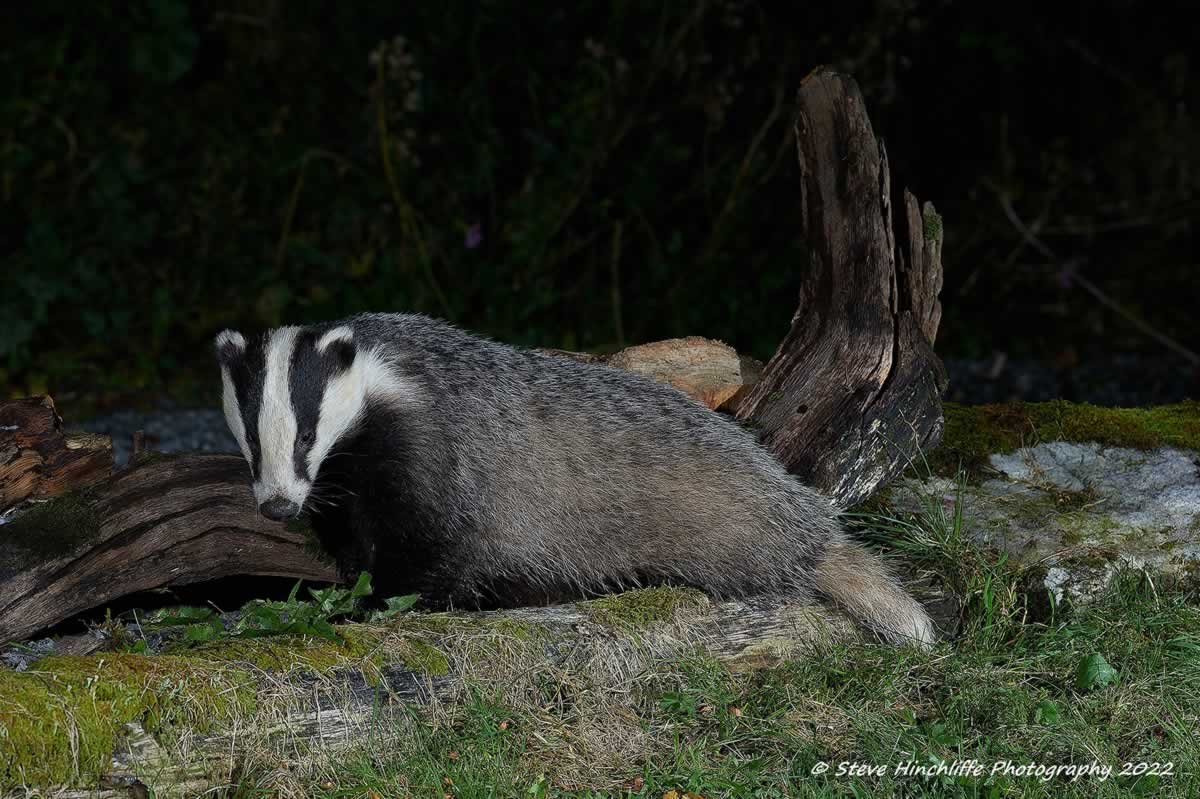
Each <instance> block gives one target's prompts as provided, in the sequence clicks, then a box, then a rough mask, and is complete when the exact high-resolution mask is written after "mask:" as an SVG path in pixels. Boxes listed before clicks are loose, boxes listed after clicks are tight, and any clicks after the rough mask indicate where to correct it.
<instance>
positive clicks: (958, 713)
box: [236, 501, 1200, 799]
mask: <svg viewBox="0 0 1200 799" xmlns="http://www.w3.org/2000/svg"><path fill="white" fill-rule="evenodd" d="M963 519H964V516H963V513H962V507H961V502H959V503H955V504H954V506H953V507H946V506H945V505H943V504H941V503H940V501H938V502H935V501H931V502H930V503H929V505H928V507H927V508H926V509H925V511H924V512H923V513H922V514H920V515H919V516H915V517H901V516H899V515H896V514H890V513H889V512H888V511H887V510H886V508H884V509H877V510H876V511H874V512H873V513H872V514H870V515H869V516H867V517H860V518H859V519H858V520H857V521H858V523H859V524H860V526H863V527H865V529H868V530H871V531H872V532H873V534H874V535H876V536H878V537H880V538H886V539H888V540H889V542H890V543H891V545H892V546H893V547H894V548H895V550H896V551H897V552H898V553H899V554H901V555H903V556H904V559H905V560H906V561H907V562H909V563H911V564H914V565H915V566H916V567H917V568H918V569H920V570H921V571H922V572H924V573H926V574H928V575H935V576H936V577H937V578H939V579H940V580H941V581H942V582H943V583H944V584H945V585H946V586H947V587H948V588H949V589H951V590H952V591H953V593H955V594H956V595H958V596H959V597H960V598H961V600H962V604H961V612H960V615H961V618H960V619H959V637H958V638H957V639H956V640H954V641H953V642H951V643H946V644H942V645H940V646H939V647H937V648H935V649H934V650H932V651H927V652H923V651H913V650H895V649H892V648H888V647H884V646H880V645H876V644H873V643H869V642H842V643H831V644H827V645H825V646H823V647H822V648H821V649H819V650H818V651H816V652H814V653H813V654H812V655H811V656H808V657H805V658H803V659H797V660H792V661H788V662H784V663H781V664H779V665H777V666H774V667H772V668H767V669H759V670H755V671H751V672H747V673H731V672H730V671H729V670H727V669H726V668H725V667H724V666H723V665H722V664H720V663H718V662H716V661H714V660H711V659H708V658H706V657H703V656H700V655H696V656H693V657H684V658H681V659H678V660H675V661H670V662H661V663H659V664H658V666H657V667H656V668H655V669H653V670H652V671H650V672H649V673H645V674H642V675H640V676H638V677H636V678H634V679H632V680H631V681H630V682H629V683H628V684H627V685H625V686H623V687H622V688H621V689H620V690H614V689H612V687H611V686H609V687H607V688H598V689H597V691H598V693H597V692H589V690H588V689H587V687H586V686H574V691H572V690H566V691H564V690H563V689H562V688H561V686H559V687H557V688H556V687H554V686H547V691H543V692H541V693H539V694H538V695H537V696H529V697H527V698H526V699H521V698H520V697H519V696H515V695H514V694H513V692H511V691H505V690H502V689H497V688H496V687H495V686H492V687H490V688H481V689H480V690H477V691H474V692H472V694H471V696H470V699H469V701H465V702H462V703H459V704H458V705H457V706H455V707H450V708H447V707H438V708H425V709H416V710H412V711H411V712H410V714H409V715H408V716H407V717H405V718H404V719H403V720H402V721H400V722H396V723H398V724H402V725H403V727H404V730H403V734H402V735H399V736H388V743H387V744H386V746H385V745H380V744H370V743H368V744H367V745H366V746H365V747H364V748H362V749H361V750H359V751H357V752H356V753H353V754H351V755H349V756H346V757H344V758H341V759H340V760H338V761H337V762H335V763H330V764H328V765H326V766H325V767H323V768H322V769H321V771H320V773H319V774H316V775H315V776H312V777H311V778H310V779H308V781H307V782H305V783H303V784H302V785H297V784H296V783H294V782H292V783H289V782H287V781H286V780H285V781H282V782H281V781H280V780H279V778H278V775H275V776H270V775H265V774H262V775H257V776H255V775H249V776H247V777H245V778H244V779H243V781H242V783H241V784H240V785H239V786H238V789H237V791H236V795H237V796H239V797H258V796H268V795H270V796H275V795H290V794H291V793H293V792H298V793H303V794H304V795H311V796H316V797H325V798H326V799H334V797H394V796H414V797H424V796H430V797H446V796H451V797H456V798H458V799H467V798H468V797H481V798H482V797H578V798H579V799H584V798H585V797H601V796H622V797H655V798H656V799H658V798H659V797H665V796H670V795H671V793H670V792H672V791H674V792H675V796H676V797H678V798H679V799H682V798H683V797H684V796H686V795H689V794H690V795H692V796H693V797H694V796H702V797H709V798H710V799H711V798H712V797H860V796H895V795H904V796H912V797H925V796H928V797H1008V796H1022V797H1076V796H1077V797H1092V796H1101V797H1103V796H1111V797H1124V796H1137V795H1146V796H1149V795H1154V796H1160V795H1166V796H1171V795H1175V796H1191V795H1198V794H1200V740H1198V739H1197V736H1196V735H1195V732H1194V731H1195V729H1196V727H1197V725H1198V724H1200V605H1198V602H1197V599H1198V595H1197V592H1196V589H1195V586H1194V585H1189V584H1187V583H1185V582H1176V583H1173V584H1162V583H1161V581H1160V582H1157V583H1156V582H1155V581H1154V580H1152V579H1151V578H1150V577H1149V576H1147V575H1145V574H1142V573H1140V572H1136V571H1129V572H1126V573H1124V574H1121V575H1120V576H1119V577H1118V579H1116V580H1115V581H1114V582H1113V583H1112V586H1111V588H1110V589H1109V591H1108V592H1107V594H1105V595H1104V596H1103V597H1102V598H1101V599H1100V600H1099V601H1097V602H1096V603H1094V604H1091V605H1089V606H1086V607H1066V606H1062V607H1055V606H1053V605H1052V604H1048V603H1047V602H1046V600H1045V598H1044V591H1041V592H1039V591H1032V590H1027V589H1028V587H1029V586H1030V585H1033V584H1036V583H1037V581H1036V580H1031V577H1034V576H1036V575H1034V574H1033V573H1032V570H1031V569H1028V568H1024V567H1019V566H1016V565H1014V564H1013V563H1011V562H1009V561H1007V560H1005V559H1003V558H1001V557H997V556H994V555H991V554H989V553H987V552H980V551H978V550H976V549H974V548H972V547H971V546H969V545H967V544H966V542H965V539H964V536H963V523H964V522H963ZM997 763H1000V764H1001V765H1000V766H999V767H998V768H999V770H1000V771H999V773H993V769H994V768H997V767H996V766H995V764H997ZM1005 763H1008V764H1009V765H1008V766H1004V765H1003V764H1005ZM1091 764H1095V766H1096V767H1107V768H1110V769H1111V770H1112V771H1111V773H1110V774H1109V775H1108V776H1106V777H1103V778H1102V775H1099V774H1095V773H1093V774H1090V775H1086V776H1081V777H1079V778H1076V779H1072V777H1071V775H1070V774H1069V773H1068V774H1066V775H1060V776H1057V777H1054V776H1051V777H1048V778H1047V777H1045V776H1043V774H1042V773H1040V772H1034V773H1029V772H1028V770H1030V769H1038V768H1041V769H1043V770H1044V769H1045V768H1046V767H1055V766H1059V767H1065V766H1074V767H1086V766H1089V765H1091ZM1125 764H1130V765H1129V766H1128V767H1126V766H1125ZM1141 764H1145V765H1141ZM1150 764H1164V765H1160V766H1152V765H1150ZM1165 764H1170V765H1165ZM939 766H940V767H941V768H942V769H943V773H940V774H939V773H936V769H937V768H938V767H939ZM824 767H828V771H827V772H824V773H817V771H819V770H820V769H821V768H824ZM898 767H902V768H908V769H909V771H910V772H912V771H913V770H915V769H926V770H929V769H933V770H935V773H934V774H933V775H932V776H919V775H914V774H911V773H910V774H909V775H905V774H897V773H896V769H897V768H898ZM951 767H956V769H957V770H956V771H953V770H952V771H950V773H946V770H949V769H951ZM1123 768H1124V769H1125V771H1126V772H1128V773H1125V774H1122V773H1121V771H1122V769H1123ZM976 769H978V773H977V772H976ZM1022 769H1025V770H1026V771H1022ZM855 770H857V773H852V772H855ZM1156 771H1157V772H1158V773H1154V772H1156Z"/></svg>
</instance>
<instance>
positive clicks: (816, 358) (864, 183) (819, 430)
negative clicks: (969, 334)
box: [736, 69, 946, 507]
mask: <svg viewBox="0 0 1200 799" xmlns="http://www.w3.org/2000/svg"><path fill="white" fill-rule="evenodd" d="M796 143H797V148H798V151H799V156H800V173H801V183H800V222H801V224H802V225H803V229H804V236H805V239H806V241H807V243H808V247H809V252H810V254H811V255H810V266H809V271H808V272H806V273H805V275H804V277H803V280H802V282H801V288H800V305H799V307H798V308H797V310H796V314H795V316H794V317H793V318H792V327H791V330H790V331H788V334H787V336H786V337H785V338H784V340H783V342H782V343H781V344H780V345H779V349H778V350H777V351H776V353H775V355H774V356H773V357H772V358H771V360H770V361H768V362H767V365H766V367H765V368H764V369H763V373H762V377H761V379H760V380H759V381H758V382H757V384H756V385H755V386H754V387H753V388H752V389H750V391H749V392H748V394H747V395H746V397H745V398H744V399H743V400H742V401H741V402H740V403H739V404H738V406H737V410H736V412H737V417H738V418H739V419H740V420H742V421H744V422H746V423H748V424H750V425H751V426H752V427H754V428H755V429H756V430H757V431H758V432H759V435H760V437H761V440H762V441H763V443H764V444H766V446H767V447H769V448H770V449H771V451H772V452H774V453H775V455H776V456H777V457H778V458H779V459H780V460H781V461H783V463H784V464H785V465H786V466H787V467H788V469H789V471H791V472H793V473H794V474H796V475H797V476H798V477H799V478H800V479H801V480H803V481H805V482H807V483H809V484H810V485H813V486H815V487H817V488H820V489H822V490H824V491H826V492H827V493H829V494H830V495H831V496H833V497H834V499H835V500H836V501H838V502H839V503H840V504H841V505H842V506H843V507H847V506H851V505H854V504H856V503H858V502H860V501H862V500H864V499H866V498H867V497H869V496H870V495H871V494H872V493H874V492H875V491H876V489H878V488H879V487H880V486H882V485H886V484H887V483H888V482H889V481H890V480H891V479H892V478H894V477H895V476H896V475H898V474H899V473H900V472H901V471H903V470H904V469H905V468H906V467H907V466H909V465H910V464H911V463H913V462H914V461H918V460H919V456H918V453H919V452H920V451H922V450H925V449H932V448H933V447H934V446H936V445H937V443H938V442H939V441H940V440H941V434H942V427H943V424H942V408H941V392H942V391H943V390H944V389H945V385H946V377H945V372H944V370H943V368H942V365H941V361H940V360H939V359H938V357H937V356H936V355H935V354H934V352H933V347H932V343H933V340H934V338H935V336H936V334H937V325H938V321H939V319H940V318H941V308H940V305H939V304H938V299H937V295H938V292H939V291H940V290H941V286H942V266H941V247H942V226H941V219H940V218H939V217H938V215H937V214H936V212H935V211H934V210H933V207H932V206H931V205H929V204H928V203H926V205H925V209H924V211H923V212H921V211H918V209H917V202H916V199H915V198H914V197H912V195H911V194H908V193H907V192H906V193H905V195H904V200H903V203H904V206H903V209H902V212H901V214H900V215H899V218H898V220H897V221H896V229H898V231H899V234H900V235H899V239H897V236H896V235H895V234H894V233H893V209H892V187H891V177H890V175H889V173H888V163H887V152H886V150H885V149H884V146H883V143H882V142H881V141H879V140H877V139H876V138H875V134H874V132H873V131H872V129H871V121H870V120H869V119H868V118H867V111H866V107H865V105H864V103H863V98H862V93H861V92H860V91H859V89H858V86H857V84H855V82H854V80H853V79H852V78H850V77H848V76H845V75H839V74H837V73H835V72H832V71H829V70H825V69H819V70H817V71H815V72H813V73H812V74H810V75H809V76H808V77H807V78H805V79H804V82H803V84H802V85H801V87H800V93H799V110H798V113H797V117H796Z"/></svg>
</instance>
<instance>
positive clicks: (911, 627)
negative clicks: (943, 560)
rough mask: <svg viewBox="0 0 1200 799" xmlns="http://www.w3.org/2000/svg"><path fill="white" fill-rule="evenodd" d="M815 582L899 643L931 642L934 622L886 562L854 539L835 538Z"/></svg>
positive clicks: (879, 632)
mask: <svg viewBox="0 0 1200 799" xmlns="http://www.w3.org/2000/svg"><path fill="white" fill-rule="evenodd" d="M814 582H815V587H816V589H817V590H818V591H820V592H821V593H822V594H823V595H824V596H825V598H826V599H828V600H829V601H831V602H832V603H834V604H835V605H837V606H839V607H840V608H842V609H843V610H845V611H846V612H847V613H849V614H850V615H851V616H852V617H854V619H855V620H856V621H858V622H859V623H860V624H862V625H863V626H864V627H867V628H868V629H870V630H872V631H873V632H875V633H876V634H877V635H879V636H880V637H881V638H883V639H884V640H885V641H888V642H889V643H892V644H896V645H903V644H917V645H919V646H929V645H930V644H932V643H933V642H934V641H935V640H936V639H937V633H936V632H935V630H934V627H933V622H932V621H931V620H930V618H929V615H928V614H926V613H925V608H923V607H921V605H920V603H918V602H917V601H916V600H915V599H913V598H912V597H911V596H909V595H908V592H906V591H905V590H904V589H903V588H901V587H900V585H899V583H897V582H896V579H895V577H893V576H892V575H891V573H890V572H889V571H888V569H887V567H886V566H885V565H884V563H883V561H882V560H880V559H879V558H878V557H876V556H874V555H872V554H871V553H870V552H867V551H866V550H865V549H863V548H861V547H859V546H857V545H855V544H853V543H850V542H849V541H838V542H836V543H832V544H831V545H830V547H829V549H827V550H826V552H825V557H824V559H823V560H822V561H821V562H820V563H819V564H818V565H817V570H816V574H815V581H814Z"/></svg>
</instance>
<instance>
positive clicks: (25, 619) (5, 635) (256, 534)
mask: <svg viewBox="0 0 1200 799" xmlns="http://www.w3.org/2000/svg"><path fill="white" fill-rule="evenodd" d="M3 407H6V406H0V409H2V408H3ZM42 407H43V409H44V411H46V412H51V413H52V412H53V405H52V404H49V403H47V404H45V405H43V406H42ZM0 412H2V411H0ZM31 418H36V415H34V416H33V417H31ZM35 426H36V425H35ZM56 439H57V441H55V440H56ZM66 441H67V439H66V436H64V435H63V434H62V432H61V431H58V432H56V433H54V434H50V435H48V436H47V437H46V439H45V444H46V447H47V449H49V450H55V449H58V448H61V447H66V446H67V443H66ZM109 459H110V461H111V455H110V456H109ZM71 463H74V461H72V462H71ZM72 474H73V475H74V476H75V477H77V478H80V479H78V480H73V479H68V478H67V477H64V476H62V475H55V476H54V479H53V480H52V481H51V482H52V483H53V484H54V485H55V486H56V487H58V488H63V487H70V486H78V485H80V484H81V483H82V485H83V486H84V487H82V488H79V489H78V490H76V491H74V492H73V493H71V494H68V495H66V496H62V497H60V498H58V499H55V500H52V501H48V502H45V503H40V504H36V505H34V506H33V507H31V508H29V509H28V510H26V511H25V512H23V513H22V514H20V515H19V516H17V517H16V518H15V519H14V520H12V521H10V522H9V523H7V524H5V525H3V526H0V643H4V642H7V641H16V640H21V639H23V638H25V637H27V636H29V635H32V634H33V633H35V632H37V631H38V630H41V629H44V628H46V627H49V626H52V625H54V624H56V623H58V622H60V621H62V620H63V619H66V618H69V617H70V616H72V615H74V614H76V613H80V612H82V611H85V610H89V609H91V608H95V607H101V606H103V605H104V604H105V603H108V602H111V601H112V600H114V599H117V598H119V597H122V596H126V595H128V594H133V593H137V592H139V591H147V590H151V589H156V588H166V587H170V586H178V585H186V584H188V583H195V582H201V581H204V580H213V579H217V578H219V577H226V576H229V575H235V574H250V575H281V576H288V577H303V578H306V579H309V580H326V581H336V580H337V579H338V575H337V572H336V569H335V568H334V567H333V566H332V565H331V564H330V563H328V562H326V561H325V560H324V559H323V558H322V556H321V554H320V552H319V551H318V548H317V547H316V545H315V544H314V543H313V542H312V541H310V540H309V538H308V537H306V535H305V534H304V533H303V532H302V531H297V530H291V529H288V528H287V527H286V526H285V525H282V524H279V523H276V522H271V521H269V520H267V519H264V518H262V517H260V516H259V515H258V514H257V513H255V512H254V510H253V509H254V497H253V495H252V492H251V490H250V485H249V481H248V480H247V479H246V464H245V461H244V460H243V459H242V458H241V457H240V456H233V455H180V456H154V455H151V456H143V457H141V458H139V459H138V460H137V461H136V462H135V463H134V464H133V465H132V466H131V468H129V469H126V470H124V471H121V472H118V473H115V474H112V475H110V476H108V477H107V478H105V479H104V480H102V481H101V482H93V478H95V477H96V476H97V472H96V471H94V470H90V469H89V470H86V471H84V472H82V473H80V472H78V471H73V472H72ZM38 485H40V486H45V485H47V483H46V481H41V482H39V483H38ZM32 496H38V494H37V493H34V494H32Z"/></svg>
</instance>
